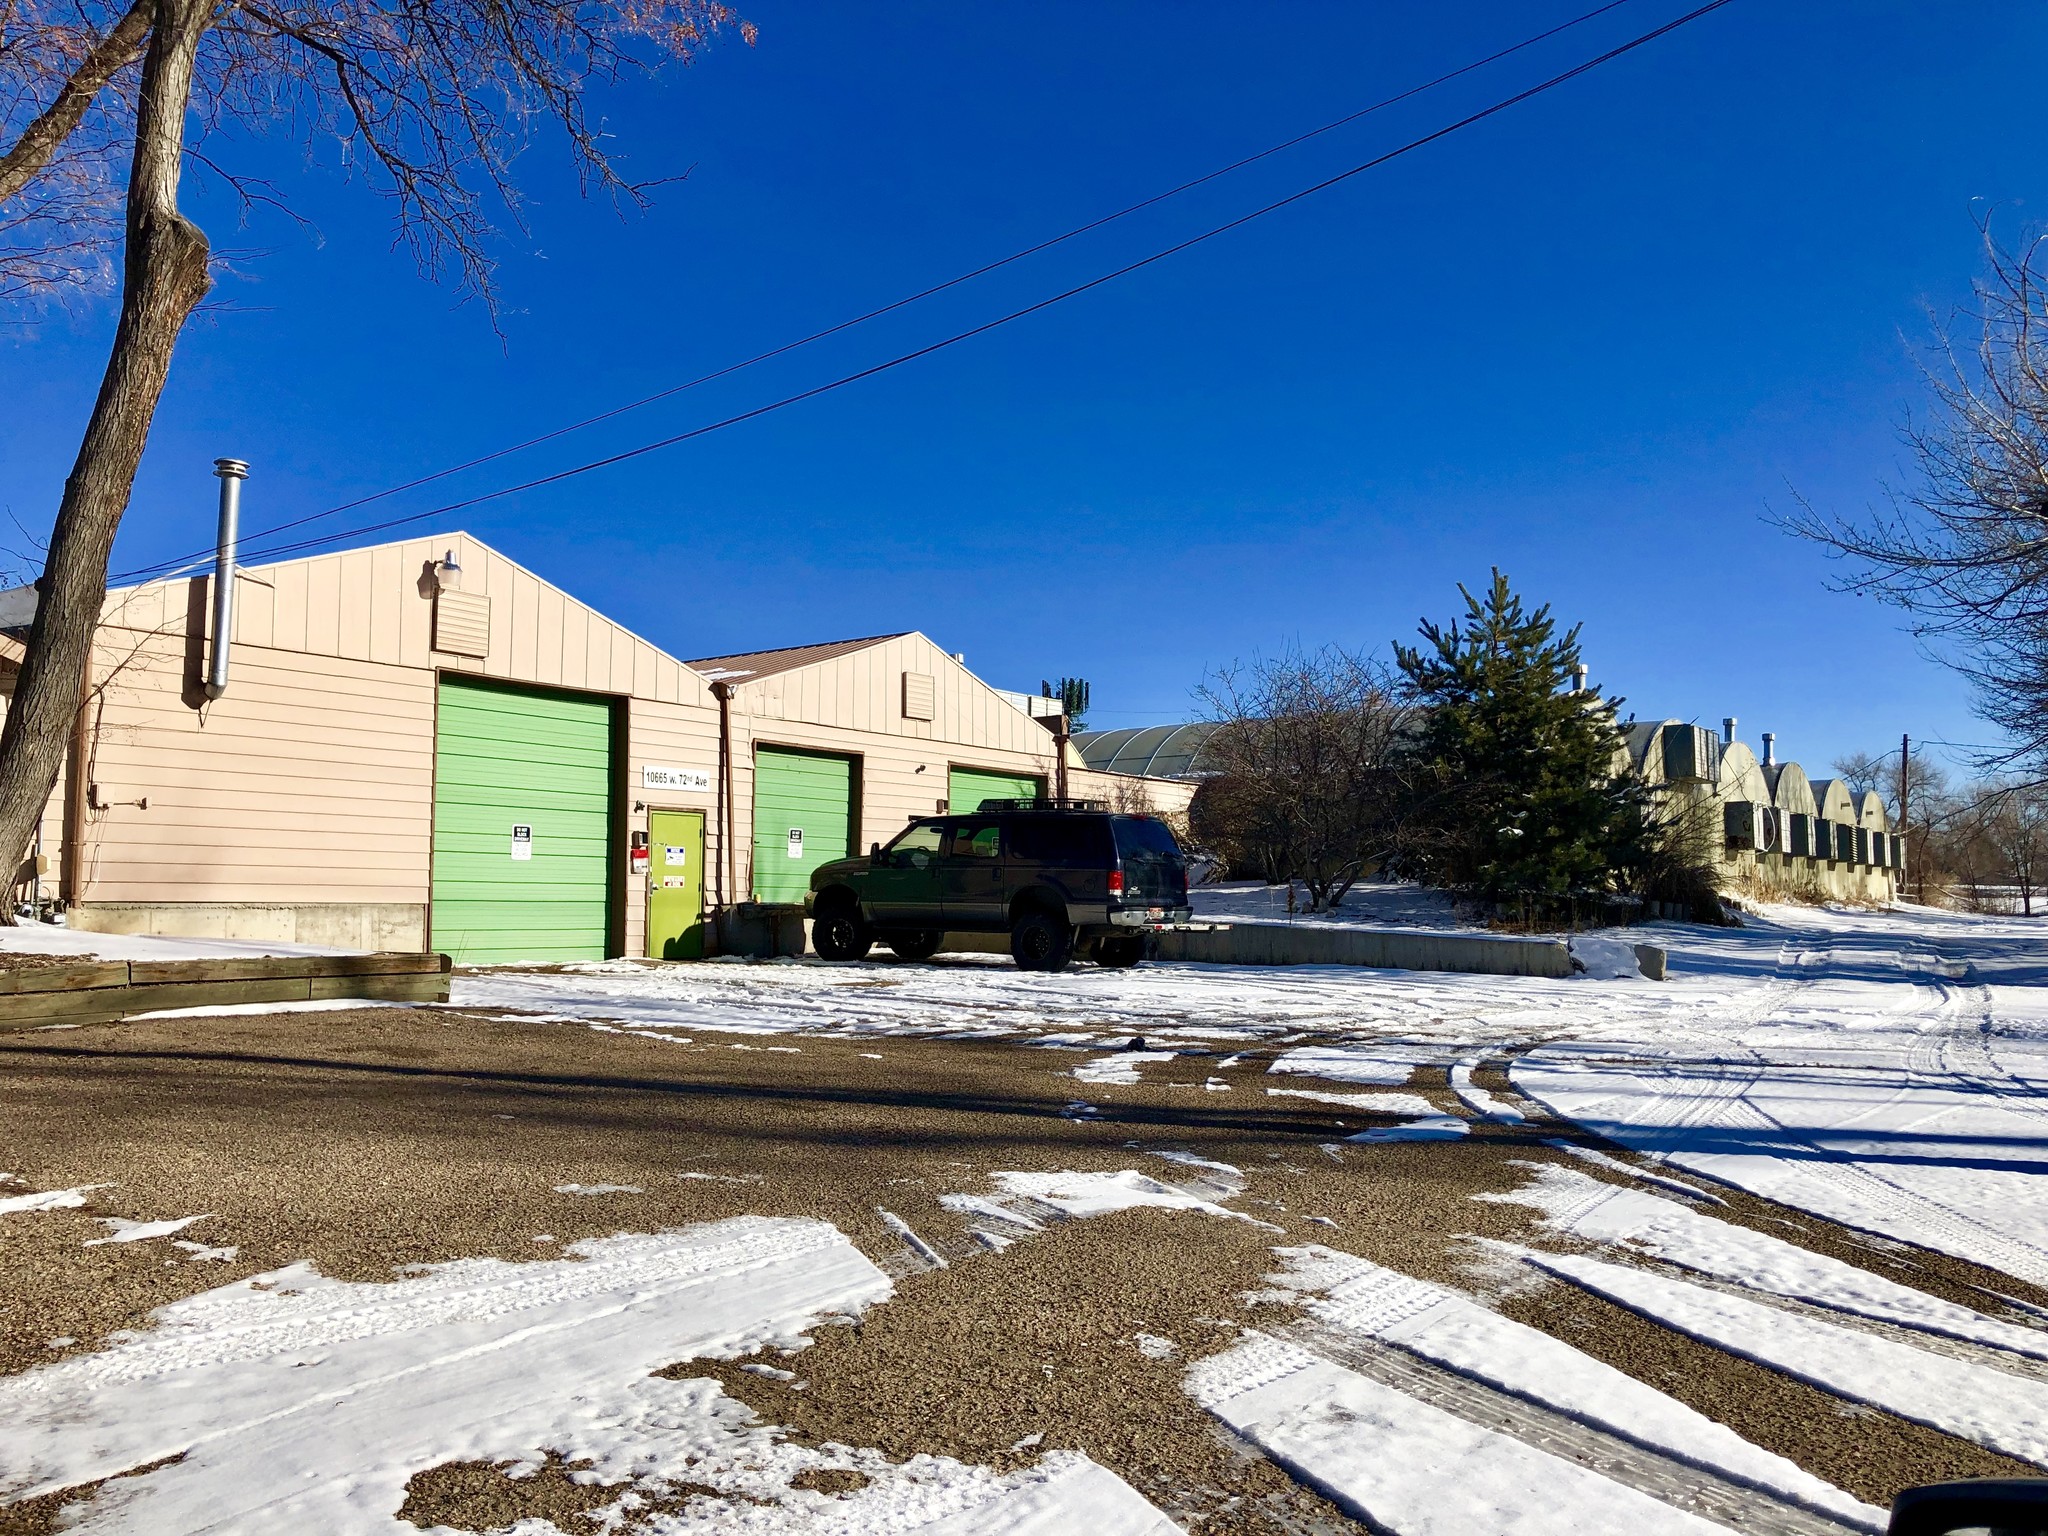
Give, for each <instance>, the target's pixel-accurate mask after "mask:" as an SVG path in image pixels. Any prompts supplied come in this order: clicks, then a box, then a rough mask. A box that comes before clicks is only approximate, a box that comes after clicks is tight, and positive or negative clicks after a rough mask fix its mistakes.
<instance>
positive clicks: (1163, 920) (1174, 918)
mask: <svg viewBox="0 0 2048 1536" xmlns="http://www.w3.org/2000/svg"><path fill="white" fill-rule="evenodd" d="M1194 915H1195V914H1194V909H1193V908H1191V907H1116V908H1112V909H1111V910H1110V913H1109V925H1110V927H1112V928H1126V929H1130V928H1170V927H1174V926H1176V925H1178V924H1181V923H1185V922H1188V921H1190V920H1191V919H1192V918H1193V917H1194Z"/></svg>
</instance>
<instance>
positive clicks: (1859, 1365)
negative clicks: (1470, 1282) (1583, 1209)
mask: <svg viewBox="0 0 2048 1536" xmlns="http://www.w3.org/2000/svg"><path fill="white" fill-rule="evenodd" d="M1527 1258H1528V1261H1529V1262H1530V1263H1531V1264H1534V1265H1537V1266H1538V1267H1539V1268H1542V1269H1546V1270H1548V1271H1550V1272H1551V1273H1552V1274H1554V1275H1558V1276H1561V1277H1562V1278H1564V1279H1566V1280H1570V1281H1572V1282H1573V1283H1574V1284H1577V1285H1582V1286H1584V1287H1585V1288H1586V1289H1587V1290H1589V1291H1593V1292H1595V1293H1596V1294H1598V1295H1601V1296H1605V1297H1607V1298H1608V1299H1609V1300H1610V1301H1614V1302H1618V1303H1619V1304H1620V1305H1622V1306H1624V1307H1627V1308H1628V1309H1629V1310H1630V1311H1632V1312H1638V1313H1641V1314H1642V1315H1643V1316H1645V1317H1649V1318H1654V1319H1655V1320H1657V1321H1658V1322H1660V1323H1663V1324H1665V1325H1666V1326H1667V1327H1670V1328H1675V1329H1677V1330H1678V1331H1679V1332H1681V1333H1688V1334H1691V1335H1692V1336H1693V1337H1694V1338H1697V1339H1704V1340H1706V1341H1707V1342H1708V1343H1709V1344H1713V1345H1715V1346H1717V1347H1718V1348H1721V1349H1725V1350H1727V1351H1728V1352H1729V1353H1730V1354H1732V1355H1741V1356H1743V1357H1744V1358H1745V1359H1749V1360H1755V1361H1757V1362H1758V1363H1760V1364H1763V1365H1768V1366H1771V1367H1773V1368H1774V1369H1777V1370H1780V1371H1783V1372H1785V1374H1786V1375H1788V1376H1793V1377H1796V1378H1798V1379H1799V1380H1801V1381H1806V1382H1811V1383H1812V1384H1813V1385H1815V1386H1817V1387H1822V1388H1825V1389H1826V1390H1827V1391H1830V1392H1834V1393H1837V1394H1839V1395H1840V1396H1842V1397H1847V1398H1851V1399H1854V1400H1855V1401H1857V1402H1863V1403H1869V1404H1871V1405H1872V1406H1873V1407H1877V1408H1884V1409H1888V1410H1890V1411H1891V1412H1893V1413H1896V1414H1898V1415H1899V1416H1900V1417H1901V1418H1906V1419H1913V1420H1915V1421H1917V1422H1919V1423H1921V1424H1930V1425H1932V1426H1933V1427H1934V1428H1936V1429H1944V1430H1947V1431H1948V1432H1949V1433H1950V1434H1952V1435H1961V1436H1962V1437H1963V1438H1964V1439H1966V1440H1974V1441H1976V1442H1977V1443H1978V1444H1979V1445H1985V1446H1989V1447H1990V1448H1991V1449H1993V1450H1995V1451H2004V1452H2005V1453H2006V1454H2007V1455H2010V1456H2017V1457H2019V1458H2020V1459H2021V1460H2023V1461H2031V1462H2034V1463H2035V1464H2036V1465H2048V1381H2043V1380H2040V1379H2038V1378H2033V1377H2024V1376H2015V1375H2009V1374H2008V1373H2006V1372H2004V1371H1997V1370H1992V1369H1990V1368H1989V1367H1986V1366H1980V1365H1974V1364H1971V1363H1970V1362H1968V1361H1963V1360H1955V1359H1951V1358H1950V1357H1949V1356H1947V1355H1937V1354H1931V1353H1929V1352H1928V1351H1926V1350H1924V1349H1916V1348H1914V1347H1913V1346H1912V1345H1910V1344H1902V1343H1898V1342H1895V1341H1894V1340H1892V1339H1889V1338H1880V1337H1878V1336H1877V1335H1875V1334H1870V1333H1865V1332H1862V1331H1860V1330H1856V1329H1850V1328H1840V1327H1837V1326H1836V1325H1834V1324H1833V1323H1828V1322H1823V1321H1821V1320H1820V1319H1818V1318H1814V1317H1809V1316H1806V1315H1805V1314H1803V1313H1797V1312H1787V1311H1784V1310H1782V1309H1780V1308H1777V1307H1769V1306H1765V1305H1763V1304H1761V1303H1759V1302H1754V1301H1746V1300H1744V1299H1743V1298H1741V1297H1739V1296H1734V1295H1730V1294H1729V1293H1727V1292H1725V1291H1714V1290H1708V1289H1706V1288H1705V1287H1703V1286H1697V1285H1691V1284H1688V1283H1687V1282H1685V1281H1683V1280H1672V1279H1668V1278H1666V1277H1665V1276H1663V1275H1659V1274H1653V1273H1651V1272H1650V1271H1648V1270H1643V1269H1632V1268H1625V1267H1623V1266H1621V1265H1619V1264H1607V1263H1603V1262H1601V1261H1600V1260H1598V1259H1586V1258H1576V1257H1566V1256H1561V1255H1556V1254H1537V1253H1531V1254H1528V1255H1527Z"/></svg>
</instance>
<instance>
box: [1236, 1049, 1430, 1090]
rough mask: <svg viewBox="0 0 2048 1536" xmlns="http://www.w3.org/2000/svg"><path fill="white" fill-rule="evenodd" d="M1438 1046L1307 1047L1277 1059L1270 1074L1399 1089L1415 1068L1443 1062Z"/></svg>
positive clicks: (1413, 1072)
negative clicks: (1297, 1075)
mask: <svg viewBox="0 0 2048 1536" xmlns="http://www.w3.org/2000/svg"><path fill="white" fill-rule="evenodd" d="M1443 1054H1444V1052H1443V1050H1442V1048H1441V1047H1438V1046H1430V1045H1405V1044H1401V1043H1398V1042H1396V1043H1390V1044H1387V1045H1380V1046H1373V1047H1370V1048H1367V1047H1363V1046H1337V1045H1303V1046H1297V1047H1296V1048H1295V1049H1293V1050H1291V1051H1286V1052H1283V1053H1282V1054H1281V1055H1279V1056H1277V1057H1275V1058H1274V1061H1273V1065H1272V1066H1271V1067H1269V1068H1268V1069H1267V1070H1268V1071H1270V1072H1294V1073H1299V1074H1301V1075H1303V1076H1306V1077H1326V1078H1330V1079H1332V1080H1333V1081H1335V1082H1340V1083H1384V1084H1386V1085H1388V1086H1389V1087H1394V1088H1398V1087H1399V1086H1401V1084H1403V1083H1405V1082H1407V1081H1408V1079H1409V1078H1411V1077H1413V1076H1414V1075H1415V1069H1416V1068H1417V1067H1420V1066H1423V1065H1425V1064H1427V1063H1429V1062H1432V1061H1438V1060H1441V1059H1442V1057H1443Z"/></svg>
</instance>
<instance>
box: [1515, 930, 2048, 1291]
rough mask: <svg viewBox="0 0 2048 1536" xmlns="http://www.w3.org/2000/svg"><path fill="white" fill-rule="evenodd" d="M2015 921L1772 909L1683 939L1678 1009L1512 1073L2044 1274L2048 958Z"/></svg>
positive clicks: (1633, 1131) (1520, 1083) (1706, 1151)
mask: <svg viewBox="0 0 2048 1536" xmlns="http://www.w3.org/2000/svg"><path fill="white" fill-rule="evenodd" d="M2041 935H2042V930H2041V929H2040V928H2039V927H2036V926H2032V925H2028V924H2026V923H2024V922H2023V921H2019V920H2005V919H1983V918H1958V917H1956V916H1953V915H1951V914H1945V913H1921V912H1914V911H1908V910H1905V909H1895V910H1893V911H1890V912H1883V913H1869V912H1847V911H1817V912H1816V911H1811V910H1806V909H1785V908H1776V909H1767V910H1766V912H1765V913H1763V914H1761V916H1760V918H1759V919H1757V920H1754V921H1753V925H1752V926H1751V927H1749V928H1745V929H1741V930H1731V931H1729V932H1727V933H1724V934H1720V935H1711V934H1708V935H1698V936H1691V935H1689V936H1688V938H1687V940H1686V941H1685V942H1684V943H1682V944H1681V945H1679V946H1678V947H1677V948H1676V949H1675V950H1674V955H1673V974H1674V978H1675V985H1674V990H1673V1002H1674V1004H1675V1005H1677V1006H1675V1007H1674V1009H1673V1011H1672V1013H1671V1015H1670V1016H1668V1017H1667V1018H1666V1019H1665V1020H1664V1021H1663V1022H1661V1023H1660V1024H1659V1025H1658V1026H1657V1027H1655V1028H1653V1029H1645V1028H1643V1027H1642V1026H1643V1023H1644V1022H1645V1021H1643V1020H1642V1019H1641V1018H1640V1017H1638V1018H1635V1019H1630V1018H1626V1017H1617V1018H1613V1019H1611V1020H1607V1021H1601V1020H1598V1019H1589V1020H1587V1026H1588V1027H1587V1028H1585V1029H1584V1030H1583V1031H1582V1032H1581V1034H1580V1035H1579V1037H1578V1038H1576V1039H1572V1040H1553V1041H1551V1042H1549V1043H1547V1044H1544V1045H1541V1046H1540V1047H1539V1048H1537V1049H1536V1050H1533V1051H1531V1052H1530V1053H1529V1054H1527V1055H1525V1056H1522V1057H1521V1058H1519V1059H1518V1060H1517V1061H1516V1063H1515V1066H1514V1082H1515V1085H1516V1086H1517V1087H1518V1088H1519V1089H1520V1090H1521V1091H1522V1092H1524V1093H1526V1094H1529V1095H1530V1096H1532V1097H1534V1098H1536V1099H1538V1100H1540V1101H1541V1102H1543V1103H1544V1104H1546V1105H1547V1106H1549V1107H1550V1108H1551V1109H1552V1110H1554V1111H1555V1112H1557V1113H1558V1114H1560V1115H1564V1116H1566V1117H1568V1118H1570V1119H1573V1120H1576V1121H1578V1122H1579V1123H1580V1124H1582V1125H1584V1126H1586V1127H1588V1128H1589V1129H1592V1130H1594V1131H1597V1132H1598V1133H1599V1134H1600V1135H1602V1136H1604V1137H1607V1138H1608V1139H1610V1140H1613V1141H1616V1142H1619V1143H1621V1144H1623V1145H1624V1146H1628V1147H1630V1148H1632V1149H1634V1150H1636V1151H1639V1152H1643V1153H1646V1154H1649V1155H1650V1156H1652V1157H1654V1158H1658V1159H1662V1160H1665V1161H1668V1162H1669V1163H1671V1164H1673V1165H1675V1166H1677V1167H1682V1168H1686V1169H1689V1170H1692V1171H1695V1172H1698V1173H1702V1174H1706V1175H1709V1176H1710V1177H1712V1178H1715V1179H1719V1180H1722V1181H1725V1182H1727V1183H1730V1184H1736V1185H1740V1186H1742V1187H1744V1188H1747V1189H1750V1190H1754V1191H1755V1192H1757V1193H1759V1194H1763V1195H1767V1196H1770V1197H1771V1198H1773V1199H1777V1200H1781V1201H1783V1202H1785V1203H1787V1204H1789V1205H1796V1206H1800V1207H1802V1208H1804V1209H1807V1210H1811V1211H1814V1212H1816V1213H1818V1214H1820V1215H1823V1216H1828V1217H1831V1218H1833V1219H1834V1220H1837V1221H1840V1222H1844V1223H1846V1224H1848V1225H1851V1226H1856V1227H1861V1228H1863V1229H1865V1230H1867V1231H1871V1232H1876V1233H1880V1234H1882V1235H1885V1236H1888V1237H1894V1238H1899V1239H1902V1240H1905V1241H1908V1242H1913V1243H1918V1244H1921V1245H1923V1246H1926V1247H1929V1248H1935V1249H1939V1250H1941V1251H1944V1252H1947V1253H1952V1254H1956V1255H1958V1256H1960V1257H1963V1258H1968V1259H1973V1260H1976V1261H1978V1262H1980V1263H1986V1264H1990V1265H1992V1266H1994V1267H1995V1268H1998V1269H2002V1270H2004V1271H2006V1272H2007V1273H2008V1274H2013V1275H2017V1276H2020V1277H2022V1278H2024V1279H2027V1280H2030V1281H2033V1282H2035V1283H2036V1284H2042V1283H2048V1156H2044V1150H2048V991H2044V990H2043V988H2042V985H2041V983H2042V982H2043V981H2044V980H2048V960H2044V959H2043V956H2042V949H2041V943H2040V939H2041Z"/></svg>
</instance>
